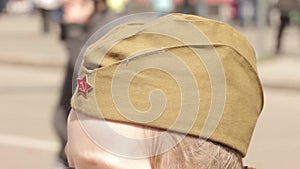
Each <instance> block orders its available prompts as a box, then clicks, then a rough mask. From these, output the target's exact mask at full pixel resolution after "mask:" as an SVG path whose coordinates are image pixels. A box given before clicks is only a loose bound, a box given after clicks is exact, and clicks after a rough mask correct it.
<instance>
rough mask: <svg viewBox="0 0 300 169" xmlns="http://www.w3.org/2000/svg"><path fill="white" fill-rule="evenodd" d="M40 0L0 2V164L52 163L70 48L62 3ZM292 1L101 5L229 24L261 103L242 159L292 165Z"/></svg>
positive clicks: (158, 0) (299, 116) (299, 34)
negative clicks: (250, 56) (253, 59)
mask: <svg viewBox="0 0 300 169" xmlns="http://www.w3.org/2000/svg"><path fill="white" fill-rule="evenodd" d="M40 1H43V0H40ZM44 1H48V2H47V3H48V6H46V7H45V6H43V5H41V4H40V2H39V0H0V77H1V80H0V108H1V109H0V168H1V169H21V168H22V169H53V168H54V169H58V168H59V167H57V165H58V164H57V163H59V162H58V156H57V154H58V152H59V151H60V139H59V137H58V136H57V134H56V132H55V130H54V128H55V127H54V124H53V118H54V114H55V112H56V111H57V105H58V104H59V100H60V98H61V93H62V90H63V89H62V88H63V84H64V81H65V77H66V76H65V74H66V67H67V66H68V65H69V64H68V63H69V62H70V55H71V54H70V53H71V52H72V51H74V50H72V51H71V49H70V48H68V45H67V43H66V40H64V39H65V37H64V36H65V35H64V34H62V33H61V32H62V31H61V30H62V28H63V26H62V22H63V19H62V18H63V17H62V15H63V8H62V2H59V1H58V0H56V1H55V2H54V1H53V2H51V0H44ZM299 3H300V2H298V0H284V1H281V0H261V1H258V0H108V1H107V3H106V5H107V8H106V10H109V12H110V13H113V14H114V16H117V17H118V16H121V15H126V14H130V13H135V12H149V11H157V12H165V13H171V12H182V13H191V14H196V15H200V16H205V17H208V18H213V19H217V20H221V21H224V22H226V23H229V24H230V25H232V26H234V27H235V28H236V29H237V30H238V31H240V32H241V33H242V34H243V35H244V36H246V37H247V38H248V40H249V41H250V43H251V44H252V45H253V46H254V48H255V50H256V53H257V62H258V70H259V73H260V76H261V80H262V84H263V87H264V91H265V106H264V110H263V112H262V114H261V116H260V118H259V120H258V124H257V127H256V129H255V132H254V136H253V139H252V142H251V145H250V148H249V152H248V155H247V156H246V158H245V159H244V161H245V164H247V165H249V166H255V167H257V168H258V169H271V168H272V169H282V168H292V169H294V168H299V164H298V162H299V161H298V160H299V157H300V50H299V49H300V29H299V28H300V13H299ZM49 4H50V5H49ZM99 15H101V14H99ZM111 19H113V17H111ZM97 29H98V27H97ZM97 29H96V30H97ZM62 39H63V40H62ZM74 52H75V53H76V52H78V51H76V50H75V51H74ZM73 55H74V54H73ZM76 55H77V54H76ZM55 125H57V124H55Z"/></svg>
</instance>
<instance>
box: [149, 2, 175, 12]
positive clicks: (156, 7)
mask: <svg viewBox="0 0 300 169" xmlns="http://www.w3.org/2000/svg"><path fill="white" fill-rule="evenodd" d="M151 2H152V8H153V11H154V12H161V13H170V12H173V11H174V2H173V0H164V1H162V0H152V1H151Z"/></svg>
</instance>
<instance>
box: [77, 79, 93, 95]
mask: <svg viewBox="0 0 300 169" xmlns="http://www.w3.org/2000/svg"><path fill="white" fill-rule="evenodd" d="M77 86H78V88H77V92H78V93H79V94H81V95H82V96H84V97H85V98H86V97H87V94H88V92H89V91H90V90H91V89H93V86H92V85H90V84H89V82H88V81H87V77H86V75H85V76H84V77H83V78H81V79H79V78H78V79H77Z"/></svg>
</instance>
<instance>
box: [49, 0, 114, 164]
mask: <svg viewBox="0 0 300 169" xmlns="http://www.w3.org/2000/svg"><path fill="white" fill-rule="evenodd" d="M116 16H117V15H115V14H114V13H112V12H110V11H109V10H108V9H107V7H106V0H94V1H92V0H64V2H63V15H62V24H61V29H62V33H61V37H62V39H63V41H64V44H65V46H66V48H67V50H68V54H69V59H68V63H67V65H66V70H65V73H66V74H65V78H64V82H63V86H62V91H61V96H60V100H59V103H58V106H57V109H56V111H55V115H54V125H55V129H56V132H57V134H58V136H59V138H60V141H61V146H62V147H61V151H60V152H59V159H60V162H61V163H65V165H66V163H67V162H66V161H67V160H66V157H65V153H64V146H65V144H66V142H67V135H66V130H67V129H66V122H67V117H68V115H69V111H70V106H69V105H70V99H71V96H72V76H73V69H74V66H75V62H76V59H77V56H78V55H79V53H80V50H81V48H82V46H83V45H84V43H85V41H86V40H87V39H88V38H89V37H90V36H91V34H92V33H94V32H95V31H96V30H98V29H99V28H100V27H101V26H103V25H105V24H106V23H108V22H109V21H111V20H113V19H115V18H116Z"/></svg>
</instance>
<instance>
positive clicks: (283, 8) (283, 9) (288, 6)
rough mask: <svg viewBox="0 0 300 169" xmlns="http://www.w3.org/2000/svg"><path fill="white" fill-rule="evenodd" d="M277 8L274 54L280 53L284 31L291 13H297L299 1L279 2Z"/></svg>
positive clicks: (281, 0) (285, 0) (287, 0)
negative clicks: (277, 19) (277, 20)
mask: <svg viewBox="0 0 300 169" xmlns="http://www.w3.org/2000/svg"><path fill="white" fill-rule="evenodd" d="M277 7H278V9H279V11H280V24H279V25H278V29H277V41H276V51H275V53H276V54H279V53H280V52H281V46H282V45H281V42H282V37H283V33H284V30H285V29H286V27H287V26H288V25H289V24H290V22H291V20H290V19H291V18H290V14H291V13H292V12H295V11H296V12H299V10H300V8H299V1H298V0H279V1H278V4H277Z"/></svg>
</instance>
